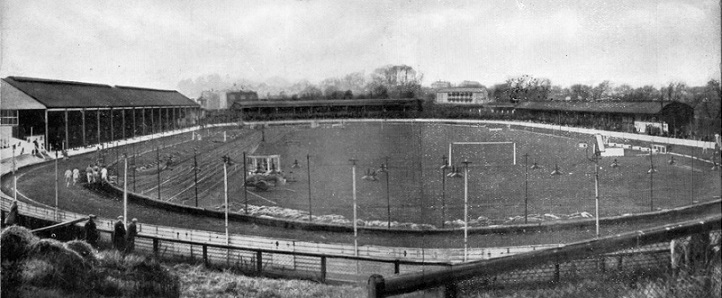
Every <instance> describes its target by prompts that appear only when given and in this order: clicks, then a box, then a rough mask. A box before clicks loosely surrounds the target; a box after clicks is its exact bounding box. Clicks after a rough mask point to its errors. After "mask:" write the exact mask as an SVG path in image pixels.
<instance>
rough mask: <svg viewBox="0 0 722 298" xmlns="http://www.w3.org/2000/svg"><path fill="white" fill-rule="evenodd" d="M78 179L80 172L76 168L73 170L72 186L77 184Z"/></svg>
mask: <svg viewBox="0 0 722 298" xmlns="http://www.w3.org/2000/svg"><path fill="white" fill-rule="evenodd" d="M78 179H80V170H78V168H75V169H73V185H75V183H78Z"/></svg>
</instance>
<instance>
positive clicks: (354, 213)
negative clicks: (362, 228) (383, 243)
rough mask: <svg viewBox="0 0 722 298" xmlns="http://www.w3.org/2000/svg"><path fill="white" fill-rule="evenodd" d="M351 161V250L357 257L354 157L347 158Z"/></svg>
mask: <svg viewBox="0 0 722 298" xmlns="http://www.w3.org/2000/svg"><path fill="white" fill-rule="evenodd" d="M349 161H350V162H351V179H352V183H351V185H352V191H353V251H354V256H357V257H358V229H357V227H356V161H358V160H357V159H355V158H351V159H349Z"/></svg>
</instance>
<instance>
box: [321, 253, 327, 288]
mask: <svg viewBox="0 0 722 298" xmlns="http://www.w3.org/2000/svg"><path fill="white" fill-rule="evenodd" d="M321 282H326V256H321Z"/></svg>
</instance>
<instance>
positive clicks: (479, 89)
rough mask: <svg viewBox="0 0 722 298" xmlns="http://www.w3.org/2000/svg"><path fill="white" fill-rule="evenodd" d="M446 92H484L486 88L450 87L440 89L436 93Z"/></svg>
mask: <svg viewBox="0 0 722 298" xmlns="http://www.w3.org/2000/svg"><path fill="white" fill-rule="evenodd" d="M447 92H486V88H483V87H451V88H441V89H439V90H437V91H436V93H447Z"/></svg>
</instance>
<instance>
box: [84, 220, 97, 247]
mask: <svg viewBox="0 0 722 298" xmlns="http://www.w3.org/2000/svg"><path fill="white" fill-rule="evenodd" d="M94 218H95V215H94V214H90V215H88V221H87V222H86V223H85V226H84V227H83V228H84V230H85V241H86V242H88V244H90V245H91V246H93V247H94V248H98V238H100V237H99V235H98V228H97V226H96V225H95V221H94V220H93V219H94Z"/></svg>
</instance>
